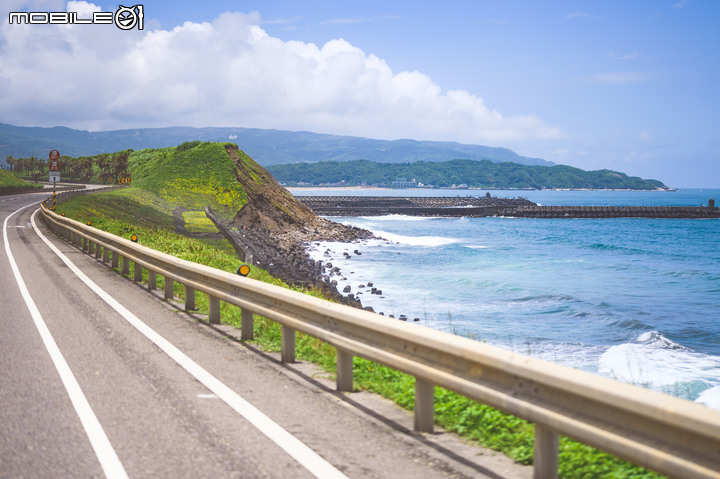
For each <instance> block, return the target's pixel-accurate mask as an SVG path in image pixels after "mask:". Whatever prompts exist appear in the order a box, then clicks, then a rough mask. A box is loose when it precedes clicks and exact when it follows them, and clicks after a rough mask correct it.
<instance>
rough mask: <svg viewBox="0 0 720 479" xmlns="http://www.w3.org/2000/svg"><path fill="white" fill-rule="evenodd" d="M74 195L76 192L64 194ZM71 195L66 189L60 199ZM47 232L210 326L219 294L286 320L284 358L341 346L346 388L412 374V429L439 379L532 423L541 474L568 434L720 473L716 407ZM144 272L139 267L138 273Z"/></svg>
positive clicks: (74, 228)
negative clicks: (390, 374) (201, 305)
mask: <svg viewBox="0 0 720 479" xmlns="http://www.w3.org/2000/svg"><path fill="white" fill-rule="evenodd" d="M71 195H73V196H74V195H75V193H71ZM68 196H70V195H68V194H61V199H65V198H66V197H68ZM41 214H42V218H43V220H44V222H45V224H46V225H47V226H48V228H49V229H50V230H52V231H53V232H54V233H55V234H57V235H58V236H60V237H62V238H65V239H66V240H67V241H69V242H71V243H73V244H75V245H77V246H78V247H80V248H82V249H83V251H86V252H87V253H89V254H94V255H95V257H96V258H102V261H103V262H111V264H112V266H113V267H118V266H119V264H120V258H122V270H123V273H124V274H128V273H129V262H131V261H132V262H133V263H134V264H135V276H134V279H135V281H141V280H142V268H145V269H147V270H148V288H149V289H154V288H155V287H156V278H157V275H158V274H159V275H162V276H164V277H165V297H166V298H172V297H173V282H178V283H180V284H182V285H184V287H185V307H186V309H194V303H195V292H196V291H200V292H203V293H205V294H207V295H208V296H209V298H210V312H209V321H210V322H211V323H218V322H219V321H220V301H225V302H227V303H230V304H233V305H235V306H237V307H239V308H241V321H242V323H241V337H242V339H244V340H248V339H252V338H253V320H254V316H255V315H261V316H264V317H266V318H268V319H271V320H273V321H276V322H278V323H280V324H281V325H282V352H281V358H282V360H283V361H285V362H294V361H295V332H296V331H301V332H303V333H306V334H308V335H310V336H313V337H315V338H318V339H320V340H322V341H325V342H327V343H329V344H331V345H333V346H334V347H335V348H336V349H337V389H338V390H340V391H350V390H352V385H353V361H352V359H353V356H360V357H363V358H366V359H369V360H371V361H375V362H378V363H380V364H383V365H385V366H388V367H391V368H393V369H397V370H399V371H403V372H405V373H407V374H410V375H412V376H414V377H415V378H416V383H415V419H414V422H415V424H414V425H415V430H417V431H420V432H432V431H433V423H434V418H433V414H434V411H433V404H434V391H435V387H436V386H440V387H443V388H447V389H449V390H452V391H455V392H457V393H459V394H462V395H464V396H467V397H468V398H471V399H473V400H476V401H479V402H482V403H486V404H488V405H490V406H493V407H495V408H497V409H500V410H502V411H505V412H508V413H510V414H513V415H515V416H518V417H520V418H523V419H526V420H528V421H531V422H533V423H535V466H534V468H535V469H534V471H535V473H534V475H535V477H537V478H553V477H557V471H558V447H559V446H558V439H559V435H565V436H568V437H570V438H573V439H575V440H577V441H580V442H582V443H585V444H588V445H591V446H593V447H596V448H598V449H601V450H604V451H607V452H609V453H611V454H614V455H616V456H618V457H620V458H622V459H626V460H628V461H631V462H633V463H635V464H638V465H641V466H644V467H647V468H649V469H653V470H655V471H658V472H660V473H662V474H666V475H669V476H672V477H680V478H720V411H715V410H712V409H709V408H707V407H705V406H703V405H700V404H696V403H693V402H691V401H687V400H683V399H679V398H676V397H673V396H669V395H665V394H662V393H658V392H654V391H650V390H647V389H643V388H640V387H637V386H633V385H629V384H625V383H621V382H618V381H614V380H611V379H607V378H604V377H600V376H596V375H593V374H590V373H586V372H583V371H578V370H574V369H570V368H567V367H563V366H559V365H556V364H552V363H549V362H546V361H542V360H539V359H535V358H531V357H527V356H523V355H521V354H516V353H513V352H510V351H505V350H502V349H499V348H496V347H493V346H489V345H487V344H483V343H480V342H477V341H474V340H471V339H468V338H463V337H458V336H455V335H452V334H449V333H444V332H440V331H436V330H431V329H429V328H425V327H423V326H419V325H415V324H408V323H403V322H399V321H389V320H388V319H387V318H386V317H384V316H380V315H377V314H375V313H371V312H368V311H363V310H359V309H355V308H351V307H348V306H344V305H340V304H335V303H331V302H329V301H325V300H321V299H318V298H314V297H311V296H308V295H305V294H302V293H298V292H296V291H290V290H287V289H284V288H281V287H278V286H273V285H269V284H266V283H263V282H260V281H256V280H252V279H249V278H244V277H241V276H238V275H235V274H231V273H229V272H225V271H221V270H218V269H214V268H210V267H207V266H204V265H200V264H197V263H192V262H189V261H185V260H182V259H179V258H176V257H174V256H171V255H168V254H165V253H161V252H158V251H155V250H152V249H150V248H147V247H144V246H141V245H139V244H137V243H133V242H132V241H130V240H127V239H124V238H120V237H117V236H114V235H112V234H109V233H106V232H104V231H101V230H99V229H96V228H93V227H91V226H87V225H84V224H82V223H79V222H77V221H74V220H72V219H69V218H66V217H63V216H59V215H57V214H55V213H54V212H52V211H50V210H49V209H47V208H45V207H43V208H42V209H41ZM138 273H139V274H138Z"/></svg>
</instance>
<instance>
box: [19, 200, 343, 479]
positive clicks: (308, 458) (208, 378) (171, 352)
mask: <svg viewBox="0 0 720 479" xmlns="http://www.w3.org/2000/svg"><path fill="white" fill-rule="evenodd" d="M38 211H40V210H36V211H35V212H34V213H33V215H32V216H31V218H30V220H31V221H32V224H33V229H34V230H35V232H36V233H37V234H38V236H40V238H41V239H42V240H43V241H44V242H45V243H46V244H47V245H48V246H49V247H50V249H51V250H53V251H54V252H55V254H56V255H58V257H59V258H60V259H61V260H62V261H63V263H65V264H66V265H67V267H68V268H70V270H72V272H73V273H75V275H76V276H77V277H78V278H80V279H81V280H82V281H83V283H85V284H86V285H87V286H88V288H90V289H91V290H93V291H94V292H95V294H97V295H98V296H100V298H102V299H103V301H105V302H106V303H107V304H109V305H110V307H112V308H113V309H114V310H115V311H117V312H118V313H119V314H120V315H121V316H122V317H123V318H125V320H126V321H127V322H128V323H130V324H131V325H132V326H133V327H135V329H137V330H138V331H140V332H141V333H142V334H143V335H144V336H145V337H146V338H148V339H149V340H150V341H152V342H153V343H155V345H157V346H158V347H159V348H160V349H162V350H163V351H164V352H165V354H167V355H168V356H170V357H171V358H172V359H173V360H175V362H177V363H178V364H179V365H180V366H181V367H182V368H183V369H185V370H186V371H187V372H189V373H190V374H191V375H192V376H193V377H195V379H197V380H198V381H200V382H201V383H202V384H203V385H204V386H205V387H207V388H208V389H209V390H210V391H212V392H213V393H214V394H215V395H216V396H217V397H219V398H220V399H222V400H223V401H224V402H225V403H226V404H227V405H228V406H230V407H231V408H233V409H234V410H235V411H236V412H237V413H238V414H240V415H241V416H242V417H244V418H245V419H246V420H247V421H248V422H250V423H251V424H252V425H253V426H255V427H256V428H257V429H258V430H259V431H260V432H262V433H263V434H264V435H265V436H267V437H268V438H269V439H270V440H271V441H273V442H274V443H275V444H277V445H278V446H280V448H282V449H283V450H284V451H285V452H286V453H288V454H289V455H290V456H291V457H292V458H293V459H295V460H296V461H297V462H298V463H300V464H301V465H302V466H303V467H305V469H307V470H308V471H309V472H310V473H311V474H313V475H314V476H315V477H318V478H322V479H326V478H327V479H333V478H335V479H347V476H346V475H345V474H343V473H342V472H340V471H339V470H338V469H336V468H335V467H334V466H333V465H332V464H330V463H329V462H327V461H326V460H325V459H323V458H322V457H320V455H319V454H318V453H316V452H315V451H313V450H312V449H310V448H309V447H308V446H307V445H305V444H304V443H303V442H302V441H300V440H299V439H298V438H296V437H295V436H293V435H292V434H290V433H289V432H287V431H286V430H285V429H283V428H282V427H281V426H280V425H279V424H277V423H276V422H275V421H273V420H272V419H270V418H269V417H268V416H266V415H265V414H263V413H262V412H261V411H260V410H259V409H257V408H256V407H255V406H253V405H252V404H250V403H249V402H248V401H247V400H245V398H243V397H242V396H240V395H239V394H238V393H236V392H235V391H233V390H232V389H230V388H229V387H228V386H226V385H225V384H224V383H223V382H221V381H220V380H219V379H217V378H216V377H215V376H213V375H212V374H210V373H209V372H208V371H206V370H205V369H204V368H202V367H201V366H200V365H199V364H197V363H196V362H195V361H193V360H192V359H190V357H188V356H187V355H186V354H185V353H183V352H182V351H180V350H179V349H178V348H177V347H175V346H174V345H173V344H172V343H171V342H170V341H168V340H167V339H165V338H164V337H162V336H160V335H159V334H158V333H157V332H155V330H153V329H152V328H150V327H149V326H148V325H147V324H145V323H144V322H142V321H141V320H140V319H139V318H138V317H137V316H135V315H134V314H133V313H132V312H130V311H129V310H128V309H127V308H125V306H123V305H122V304H120V303H119V302H118V301H117V300H116V299H115V298H113V297H112V296H110V295H109V294H108V293H107V292H106V291H105V290H104V289H102V288H101V287H100V286H98V285H97V284H96V283H95V282H94V281H93V280H91V279H90V278H88V277H87V275H85V273H83V272H82V271H80V269H79V268H78V267H77V266H75V264H74V263H73V262H72V261H70V259H69V258H68V257H67V256H65V255H64V254H63V253H62V252H61V251H60V250H59V249H58V248H56V247H55V245H54V244H52V243H51V242H50V240H48V239H47V238H46V237H45V235H43V234H42V233H41V232H40V229H39V228H38V227H37V223H36V222H35V216H36V215H37V213H38Z"/></svg>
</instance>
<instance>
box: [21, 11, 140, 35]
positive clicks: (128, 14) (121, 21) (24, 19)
mask: <svg viewBox="0 0 720 479" xmlns="http://www.w3.org/2000/svg"><path fill="white" fill-rule="evenodd" d="M144 16H145V12H144V7H143V6H142V5H133V6H132V7H124V6H122V5H120V6H119V7H118V9H117V11H115V13H113V12H93V14H92V18H78V14H77V12H10V17H9V22H10V25H12V24H15V23H16V24H18V25H20V24H23V23H25V24H30V25H40V24H53V25H75V24H79V25H90V24H95V25H112V24H113V23H114V24H115V26H116V27H118V28H119V29H120V30H132V29H133V28H135V27H137V29H138V30H142V29H143V28H144V22H143V18H144Z"/></svg>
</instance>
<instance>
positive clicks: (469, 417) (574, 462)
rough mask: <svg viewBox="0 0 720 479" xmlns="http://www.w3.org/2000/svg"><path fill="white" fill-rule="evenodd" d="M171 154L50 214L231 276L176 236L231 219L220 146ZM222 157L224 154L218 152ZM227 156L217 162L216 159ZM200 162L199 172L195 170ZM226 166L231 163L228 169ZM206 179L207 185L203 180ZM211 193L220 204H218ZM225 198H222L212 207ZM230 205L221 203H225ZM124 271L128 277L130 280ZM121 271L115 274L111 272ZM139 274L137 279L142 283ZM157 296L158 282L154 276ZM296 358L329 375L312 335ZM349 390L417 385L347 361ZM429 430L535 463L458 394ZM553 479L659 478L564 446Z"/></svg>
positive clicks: (228, 262) (276, 344) (511, 426)
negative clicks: (127, 181) (181, 225)
mask: <svg viewBox="0 0 720 479" xmlns="http://www.w3.org/2000/svg"><path fill="white" fill-rule="evenodd" d="M184 145H185V146H184V147H183V145H181V147H183V148H184V149H181V147H178V148H166V149H162V150H142V151H139V152H133V153H132V154H130V155H129V157H128V159H129V162H128V165H129V170H130V173H131V174H132V176H133V179H134V181H133V186H132V187H127V188H123V189H120V190H115V191H112V192H108V193H100V194H92V195H83V196H78V197H76V198H73V199H71V200H69V201H67V202H63V203H61V204H60V205H58V207H57V213H58V214H61V213H64V214H65V215H66V216H68V217H71V218H74V219H76V220H78V221H81V222H83V223H84V222H87V221H91V222H92V225H93V226H95V227H97V228H100V229H103V230H105V231H108V232H110V233H113V234H116V235H118V236H121V237H124V238H129V237H130V235H132V234H136V235H137V236H138V237H139V243H140V244H142V245H144V246H147V247H150V248H153V249H156V250H159V251H163V252H166V253H169V254H172V255H175V256H177V257H179V258H183V259H186V260H188V261H194V262H197V263H200V264H205V265H207V266H210V267H214V268H218V269H221V270H224V271H229V272H234V271H236V270H237V268H238V267H239V266H240V265H241V264H242V262H241V261H240V260H239V258H238V257H237V255H236V254H235V253H234V249H233V247H232V245H231V244H230V243H229V242H228V241H227V240H224V239H217V238H189V237H186V236H183V235H181V234H179V233H177V232H175V227H174V218H173V212H174V211H175V209H176V208H177V207H178V206H184V207H186V208H188V210H189V211H186V212H184V213H183V218H184V220H185V228H186V230H187V231H190V232H195V233H214V232H217V230H216V228H215V226H214V225H213V224H212V223H209V222H208V221H207V219H206V218H204V215H203V214H202V213H201V212H200V210H201V209H202V208H201V206H202V207H204V206H205V204H208V203H210V204H213V208H214V209H215V208H216V206H214V205H215V204H217V205H218V206H217V209H218V210H219V211H224V214H225V215H226V216H228V215H229V213H230V212H231V211H233V208H236V209H235V211H237V209H239V207H240V206H242V204H244V201H245V199H244V198H245V197H244V195H243V193H244V192H242V191H238V189H237V182H235V185H233V183H232V181H231V178H232V177H234V173H233V171H232V170H231V169H228V168H227V166H228V164H227V162H228V160H227V158H228V155H227V153H226V151H225V149H224V146H223V145H222V144H217V143H216V144H209V143H203V144H200V143H199V142H197V143H195V142H194V143H193V144H190V145H188V144H184ZM221 153H222V154H221ZM223 154H224V157H223ZM200 158H202V166H200V165H199V164H198V161H199V159H200ZM230 165H232V162H230ZM209 181H212V183H211V185H208V184H207V182H209ZM218 192H219V193H220V194H221V196H217V195H218ZM219 198H222V199H219ZM226 202H227V203H226ZM133 267H134V266H133V265H131V269H130V273H129V276H128V277H129V278H133V277H134V271H133ZM118 273H120V270H119V269H118ZM146 274H147V273H146V272H145V273H144V278H143V279H144V280H146V279H147V277H146ZM248 277H250V278H253V279H257V280H260V281H264V282H267V283H270V284H275V285H277V286H281V287H284V288H289V289H294V290H298V291H302V292H304V293H306V294H310V295H313V296H316V297H323V296H322V294H321V292H319V291H317V290H302V289H300V288H298V287H294V286H289V285H287V284H285V283H283V282H282V281H280V280H279V279H277V278H275V277H273V276H271V275H270V274H268V273H267V272H266V271H264V270H261V269H259V268H255V267H253V268H251V271H250V274H249V276H248ZM157 281H158V288H160V289H162V288H163V287H164V278H163V277H162V276H160V275H158V278H157ZM175 295H176V296H178V297H180V298H184V288H183V287H182V286H181V285H178V284H175ZM196 306H197V308H198V312H199V313H204V314H207V312H208V298H207V296H206V295H204V294H197V295H196ZM221 321H223V322H225V323H227V324H230V325H233V326H235V327H238V328H239V327H240V309H239V308H237V307H235V306H231V305H228V304H226V303H222V302H221ZM254 327H255V331H254V332H255V340H254V343H255V344H257V346H258V347H260V348H262V349H265V350H268V351H279V350H280V346H281V328H280V326H279V325H278V324H277V323H275V322H273V321H270V320H268V319H266V318H263V317H258V316H256V319H255V323H254ZM296 355H297V358H298V359H299V360H303V361H311V362H313V363H316V364H318V365H320V366H321V367H322V368H324V369H325V370H326V371H328V372H330V373H335V372H336V364H335V361H336V351H335V348H334V347H332V346H330V345H328V344H326V343H324V342H322V341H320V340H318V339H315V338H313V337H310V336H307V335H305V334H302V333H298V334H297V346H296ZM354 387H355V388H356V389H363V390H368V391H372V392H375V393H379V394H382V395H383V396H385V397H388V398H390V399H392V400H393V401H395V402H396V403H397V404H399V405H400V406H402V407H404V408H407V409H410V410H412V409H413V407H414V378H413V377H412V376H409V375H407V374H403V373H400V372H398V371H395V370H393V369H390V368H387V367H384V366H380V365H378V364H375V363H373V362H371V361H368V360H365V359H362V358H358V357H356V358H354ZM435 420H436V423H437V424H438V425H440V426H442V427H444V428H446V429H448V430H451V431H455V432H457V433H459V434H461V435H462V436H464V437H466V438H468V439H470V440H472V441H476V442H477V443H479V444H481V445H483V446H485V447H489V448H492V449H495V450H498V451H501V452H503V453H505V454H507V455H508V456H510V457H512V458H513V459H515V460H516V461H518V462H520V463H523V464H532V460H533V434H534V428H533V425H532V424H530V423H528V422H527V421H524V420H521V419H518V418H516V417H514V416H511V415H508V414H505V413H502V412H500V411H498V410H496V409H493V408H491V407H489V406H486V405H483V404H479V403H476V402H474V401H471V400H469V399H466V398H464V397H463V396H460V395H458V394H456V393H453V392H450V391H447V390H444V389H441V388H437V390H436V395H435ZM559 460H560V476H561V477H567V478H655V477H661V476H658V475H657V474H655V473H652V472H649V471H647V470H645V469H642V468H640V467H637V466H634V465H632V464H630V463H627V462H625V461H621V460H619V459H617V458H615V457H613V456H611V455H609V454H606V453H603V452H600V451H597V450H595V449H593V448H591V447H588V446H585V445H582V444H579V443H577V442H574V441H571V440H569V439H567V438H561V441H560V458H559Z"/></svg>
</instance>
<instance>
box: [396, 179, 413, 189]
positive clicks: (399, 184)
mask: <svg viewBox="0 0 720 479" xmlns="http://www.w3.org/2000/svg"><path fill="white" fill-rule="evenodd" d="M390 186H391V187H392V188H417V187H418V184H417V181H415V178H413V179H412V180H410V181H408V180H407V179H405V178H397V179H396V180H395V181H393V182H392V185H390Z"/></svg>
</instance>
